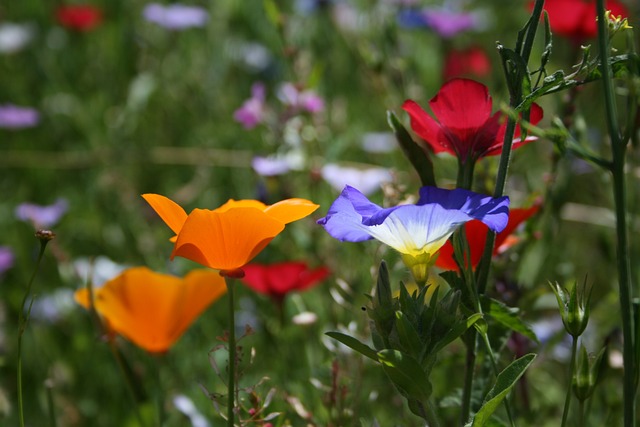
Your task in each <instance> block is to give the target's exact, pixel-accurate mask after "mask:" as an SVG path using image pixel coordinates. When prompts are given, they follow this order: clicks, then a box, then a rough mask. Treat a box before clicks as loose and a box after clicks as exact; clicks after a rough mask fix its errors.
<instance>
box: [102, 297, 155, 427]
mask: <svg viewBox="0 0 640 427" xmlns="http://www.w3.org/2000/svg"><path fill="white" fill-rule="evenodd" d="M91 307H93V305H92V306H91ZM108 342H109V349H110V350H111V354H113V358H114V359H115V361H116V364H117V365H118V369H119V370H120V373H121V374H122V377H123V378H124V383H125V384H126V386H127V391H128V392H129V394H130V395H131V403H132V405H133V412H134V414H135V416H136V419H137V420H138V424H139V425H140V426H145V425H146V424H145V422H144V420H143V419H142V415H141V414H140V410H139V403H138V400H139V399H138V394H137V393H136V388H135V385H134V384H133V378H132V376H131V372H130V370H129V369H127V365H126V364H125V361H124V359H123V357H122V354H121V353H120V350H118V348H117V347H116V344H115V342H114V341H113V339H109V341H108Z"/></svg>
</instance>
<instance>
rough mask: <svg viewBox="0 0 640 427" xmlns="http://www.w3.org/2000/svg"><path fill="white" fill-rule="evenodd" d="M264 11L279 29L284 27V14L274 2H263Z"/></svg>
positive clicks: (264, 0) (269, 0) (272, 0)
mask: <svg viewBox="0 0 640 427" xmlns="http://www.w3.org/2000/svg"><path fill="white" fill-rule="evenodd" d="M263 4H264V10H265V12H266V15H267V18H268V19H269V21H271V23H272V24H273V25H274V26H275V27H277V28H279V27H280V26H281V25H282V14H281V13H280V9H279V8H278V5H277V4H276V2H275V1H274V0H263Z"/></svg>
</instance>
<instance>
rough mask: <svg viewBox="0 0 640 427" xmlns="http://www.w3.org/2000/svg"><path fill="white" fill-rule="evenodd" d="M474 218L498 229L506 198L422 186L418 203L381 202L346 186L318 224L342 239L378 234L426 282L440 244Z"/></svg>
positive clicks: (504, 222)
mask: <svg viewBox="0 0 640 427" xmlns="http://www.w3.org/2000/svg"><path fill="white" fill-rule="evenodd" d="M473 219H477V220H480V221H482V222H483V223H484V224H485V225H487V226H488V227H489V228H490V229H491V230H493V231H496V232H499V231H502V230H503V229H504V228H505V227H506V225H507V221H508V219H509V198H508V197H500V198H493V197H490V196H485V195H482V194H477V193H474V192H472V191H467V190H463V189H455V190H444V189H440V188H436V187H422V188H421V189H420V199H419V200H418V203H417V204H415V205H400V206H395V207H392V208H382V207H380V206H378V205H376V204H374V203H372V202H370V201H369V200H368V199H367V198H366V197H365V196H364V194H362V193H361V192H360V191H358V190H356V189H355V188H353V187H350V186H346V187H345V189H344V190H343V191H342V194H341V195H340V196H339V197H338V198H337V199H336V200H335V201H334V202H333V204H332V205H331V207H330V208H329V212H328V213H327V216H326V217H324V218H322V219H320V220H318V224H320V225H322V226H324V228H325V230H326V231H327V232H328V233H329V234H330V235H331V236H332V237H334V238H336V239H338V240H341V241H347V242H362V241H364V240H370V239H377V240H379V241H381V242H382V243H385V244H387V245H389V246H391V247H392V248H393V249H395V250H397V251H398V252H400V254H401V256H402V260H403V261H404V263H405V264H406V265H407V267H409V268H410V269H411V271H412V273H413V275H414V277H415V279H416V281H418V282H423V283H424V282H425V281H426V280H427V277H428V269H429V267H430V266H431V264H433V262H434V260H435V258H434V255H435V254H436V253H437V251H438V249H440V248H441V247H442V245H444V244H445V242H446V241H447V239H448V238H449V237H450V236H451V234H453V232H454V231H455V230H456V229H457V228H458V227H459V226H461V225H462V224H464V223H466V222H468V221H471V220H473Z"/></svg>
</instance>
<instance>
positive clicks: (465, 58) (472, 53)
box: [442, 46, 491, 80]
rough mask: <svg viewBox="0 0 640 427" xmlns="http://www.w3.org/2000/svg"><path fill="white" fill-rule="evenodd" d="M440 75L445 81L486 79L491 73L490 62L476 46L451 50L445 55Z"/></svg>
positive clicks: (483, 51) (482, 50) (487, 56)
mask: <svg viewBox="0 0 640 427" xmlns="http://www.w3.org/2000/svg"><path fill="white" fill-rule="evenodd" d="M442 73H443V75H444V79H445V80H450V79H452V78H454V77H462V76H476V77H486V76H488V75H489V74H490V73H491V60H490V59H489V55H487V53H486V52H485V50H484V49H482V48H481V47H478V46H472V47H469V48H467V49H463V50H452V51H449V52H448V53H447V57H446V59H445V62H444V69H443V72H442Z"/></svg>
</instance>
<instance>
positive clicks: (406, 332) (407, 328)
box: [396, 311, 423, 357]
mask: <svg viewBox="0 0 640 427" xmlns="http://www.w3.org/2000/svg"><path fill="white" fill-rule="evenodd" d="M396 330H397V331H398V338H399V339H400V344H402V346H403V347H404V349H405V350H407V351H408V352H410V353H411V354H412V355H415V356H416V357H420V356H419V355H421V354H422V347H423V344H422V341H421V340H420V335H418V331H417V330H416V328H414V327H413V324H411V322H410V321H409V320H408V319H407V316H405V315H404V314H403V313H402V312H401V311H396Z"/></svg>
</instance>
